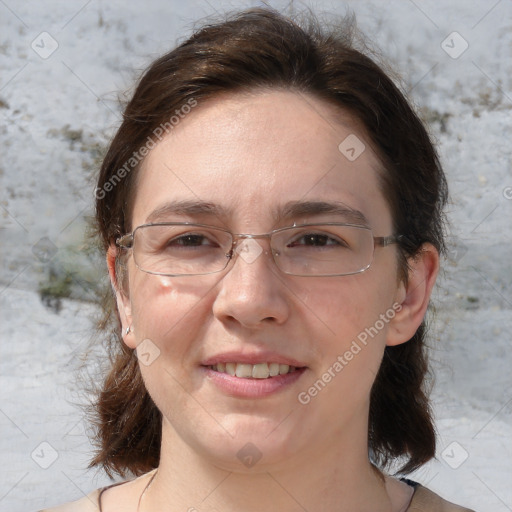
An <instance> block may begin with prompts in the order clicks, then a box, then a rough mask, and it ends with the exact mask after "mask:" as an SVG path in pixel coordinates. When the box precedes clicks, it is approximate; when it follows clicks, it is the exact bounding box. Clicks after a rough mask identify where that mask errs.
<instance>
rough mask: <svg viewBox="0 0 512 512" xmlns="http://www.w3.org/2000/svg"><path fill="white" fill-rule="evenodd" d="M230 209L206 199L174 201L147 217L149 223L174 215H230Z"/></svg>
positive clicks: (163, 220) (164, 219) (162, 220)
mask: <svg viewBox="0 0 512 512" xmlns="http://www.w3.org/2000/svg"><path fill="white" fill-rule="evenodd" d="M229 214H230V210H226V208H224V207H222V206H220V205H218V204H215V203H209V202H206V201H174V202H172V203H166V204H164V205H163V206H160V207H158V208H156V209H155V210H153V211H152V212H151V213H150V214H149V216H148V217H147V218H146V222H147V223H154V222H165V221H166V220H168V219H169V217H171V216H173V215H180V216H187V215H188V216H191V217H196V216H211V217H221V218H223V217H224V218H225V217H228V216H229Z"/></svg>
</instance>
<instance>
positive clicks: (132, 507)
mask: <svg viewBox="0 0 512 512" xmlns="http://www.w3.org/2000/svg"><path fill="white" fill-rule="evenodd" d="M351 39H352V37H351V29H350V27H348V26H347V27H345V28H344V29H337V30H336V31H334V32H332V33H330V32H327V31H324V30H323V29H320V28H319V27H318V25H316V24H315V23H313V22H310V23H309V25H308V27H307V28H301V27H300V26H299V25H298V24H296V23H295V22H293V21H291V20H289V19H287V18H285V17H283V16H281V15H279V14H277V13H275V12H273V11H270V10H251V11H247V12H243V13H240V14H238V15H237V16H234V17H232V18H230V19H229V20H228V21H226V22H223V23H219V24H217V25H211V26H207V27H205V28H203V29H202V30H200V31H198V32H196V33H195V34H194V35H193V36H192V37H191V38H190V39H189V40H187V41H186V42H185V43H183V44H182V45H180V46H179V47H178V48H177V49H175V50H174V51H172V52H170V53H169V54H167V55H165V56H164V57H162V58H160V59H159V60H157V61H156V62H154V63H153V65H152V66H151V67H150V68H149V70H148V71H147V72H146V73H145V74H144V76H143V78H142V80H141V81H140V83H139V85H138V87H137V90H136V91H135V94H134V96H133V99H132V100H131V102H130V103H129V105H128V106H127V108H126V111H125V114H124V121H123V123H122V125H121V127H120V128H119V130H118V132H117V134H116V136H115V138H114V139H113V141H112V143H111V145H110V148H109V151H108V154H107V156H106V158H105V160H104V163H103V166H102V169H101V172H100V176H99V181H98V187H97V189H96V197H97V205H96V207H97V210H96V211H97V222H98V227H99V232H100V235H101V238H102V241H103V244H104V248H105V251H106V254H107V263H108V269H109V273H110V278H111V282H112V285H113V288H114V291H115V297H116V303H117V320H118V325H117V326H116V335H117V337H118V338H119V340H118V344H117V348H116V352H115V355H114V361H113V366H112V369H111V371H110V374H109V375H108V376H107V378H106V379H105V382H104V385H103V389H102V391H101V393H100V395H99V399H98V403H97V412H98V439H99V443H100V450H99V452H98V454H97V455H96V457H95V459H94V460H93V462H92V465H100V466H102V467H103V468H104V469H106V470H107V472H108V473H109V474H112V473H117V474H119V475H121V476H126V475H127V474H132V475H134V476H137V477H138V478H136V479H134V480H130V481H128V482H125V483H122V484H116V485H114V486H111V487H109V488H106V489H102V490H98V491H95V492H94V493H92V494H91V495H89V496H88V497H87V498H84V499H83V500H81V501H79V502H75V503H73V504H68V505H64V506H62V507H60V508H58V509H56V510H60V511H88V510H91V511H92V510H102V511H103V512H113V511H123V512H131V511H133V512H136V511H137V512H146V511H156V510H166V511H171V512H172V511H178V510H188V511H195V510H197V511H202V510H208V511H210V510H219V511H221V510H222V511H232V510H243V511H252V510H262V509H263V510H280V511H288V510H290V511H291V510H308V511H310V512H312V511H320V510H321V511H329V510H332V511H334V510H336V511H355V510H358V511H359V510H360V511H393V512H399V511H400V512H403V511H406V510H410V511H412V510H415V511H417V510H421V511H425V512H426V511H434V510H435V511H438V510H446V511H455V510H466V509H462V508H461V507H458V506H456V505H452V504H450V503H448V502H446V501H445V500H443V499H442V498H440V497H439V496H437V495H435V494H434V493H433V492H431V491H429V490H428V489H426V488H424V487H422V486H421V485H419V484H415V483H414V482H411V481H408V480H404V479H402V480H400V479H397V478H394V477H391V476H389V475H387V474H386V473H385V470H386V468H389V467H390V465H394V467H395V470H397V469H400V471H399V472H400V473H401V474H406V473H408V472H410V471H412V470H413V469H416V468H418V467H420V466H421V465H422V464H424V463H425V462H427V461H428V460H430V459H431V458H432V457H433V456H434V455H435V435H434V427H433V423H432V418H431V415H430V409H429V402H428V399H427V397H426V394H425V392H424V378H425V374H426V371H427V361H426V355H425V347H424V340H425V325H424V316H425V313H426V310H427V307H428V303H429V298H430V293H431V290H432V287H433V285H434V282H435V279H436V276H437V273H438V268H439V254H440V252H442V250H443V229H442V220H443V214H442V209H443V206H444V203H445V200H446V195H447V189H446V183H445V178H444V174H443V171H442V169H441V167H440V165H439V162H438V159H437V156H436V153H435V150H434V148H433V146H432V144H431V142H430V140H429V137H428V135H427V133H426V131H425V128H424V127H423V125H422V123H421V122H420V121H419V119H418V118H417V116H416V115H415V114H414V112H413V111H412V109H411V108H410V106H409V104H408V103H407V101H406V99H405V98H404V96H403V95H402V93H401V92H400V91H399V90H398V89H397V88H396V86H395V85H394V84H393V83H392V81H391V80H390V79H389V77H388V76H387V75H386V74H385V73H384V72H383V71H382V70H381V69H380V68H379V67H378V66H377V65H376V64H375V63H374V62H373V61H372V60H371V59H369V58H368V57H366V56H365V55H363V54H362V53H361V52H359V51H358V50H356V49H355V48H354V46H353V44H352V41H351ZM121 338H122V341H121ZM397 464H399V465H400V467H399V466H397Z"/></svg>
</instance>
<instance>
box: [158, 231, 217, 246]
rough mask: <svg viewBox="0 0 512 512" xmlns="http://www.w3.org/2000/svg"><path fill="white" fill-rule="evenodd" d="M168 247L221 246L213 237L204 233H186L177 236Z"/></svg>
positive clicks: (170, 240)
mask: <svg viewBox="0 0 512 512" xmlns="http://www.w3.org/2000/svg"><path fill="white" fill-rule="evenodd" d="M166 246H167V247H169V248H175V247H183V248H188V247H190V248H193V247H205V248H206V247H219V244H218V243H217V242H216V241H215V240H214V237H213V236H209V235H207V234H204V233H184V234H182V235H179V236H175V237H173V238H171V239H169V240H168V242H167V244H166Z"/></svg>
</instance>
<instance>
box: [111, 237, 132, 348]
mask: <svg viewBox="0 0 512 512" xmlns="http://www.w3.org/2000/svg"><path fill="white" fill-rule="evenodd" d="M117 251H118V249H117V247H116V246H115V245H113V244H112V245H110V247H109V248H108V251H107V266H108V273H109V275H110V282H111V284H112V288H113V290H114V293H115V294H116V302H117V310H118V311H119V317H120V319H121V335H122V336H123V341H124V342H125V344H126V345H127V346H128V347H130V348H135V347H136V346H137V345H136V342H135V335H134V332H133V326H132V308H131V301H130V297H129V295H128V292H127V290H125V289H124V288H125V286H124V283H123V282H122V279H123V276H118V275H117V271H116V257H117ZM120 278H121V279H120ZM126 288H127V286H126ZM128 328H130V331H129V332H128V333H126V330H127V329H128Z"/></svg>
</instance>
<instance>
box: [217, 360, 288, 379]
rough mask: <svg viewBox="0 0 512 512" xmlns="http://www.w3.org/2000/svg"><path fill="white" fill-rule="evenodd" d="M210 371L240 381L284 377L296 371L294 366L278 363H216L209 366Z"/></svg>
mask: <svg viewBox="0 0 512 512" xmlns="http://www.w3.org/2000/svg"><path fill="white" fill-rule="evenodd" d="M210 368H211V369H212V370H215V371H216V372H220V373H227V374H229V375H231V376H233V377H234V376H236V377H239V378H241V379H249V378H253V379H268V378H269V377H276V376H277V375H285V374H286V373H292V372H294V371H295V370H296V367H295V366H289V365H287V364H279V363H258V364H247V363H218V364H214V365H212V366H210Z"/></svg>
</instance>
